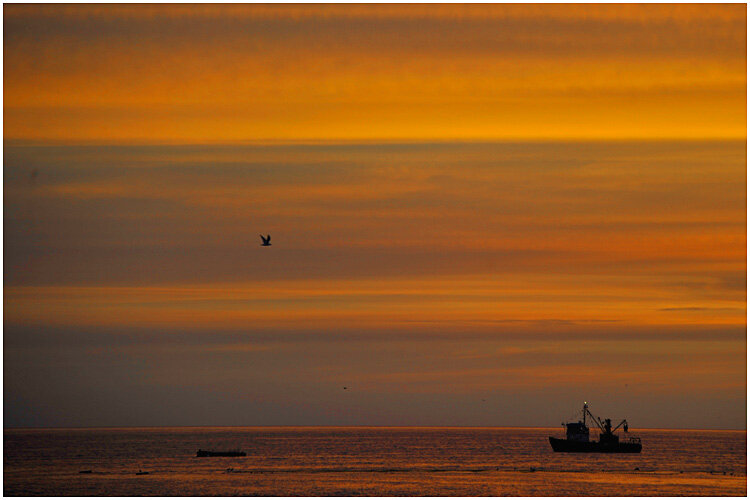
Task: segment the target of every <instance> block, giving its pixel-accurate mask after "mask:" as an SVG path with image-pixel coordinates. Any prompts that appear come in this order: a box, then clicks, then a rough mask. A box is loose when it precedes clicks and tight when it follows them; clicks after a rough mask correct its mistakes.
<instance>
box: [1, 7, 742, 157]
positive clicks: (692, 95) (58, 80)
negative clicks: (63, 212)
mask: <svg viewBox="0 0 750 500" xmlns="http://www.w3.org/2000/svg"><path fill="white" fill-rule="evenodd" d="M4 13H5V19H4V28H5V40H4V41H5V49H4V64H5V75H4V85H5V92H4V98H5V107H4V117H5V138H6V139H29V140H49V139H54V140H66V141H71V140H72V141H84V142H87V141H105V142H118V143H120V142H129V141H139V142H141V141H142V142H157V143H158V142H165V141H166V142H236V141H269V140H287V141H295V140H404V139H407V140H424V139H441V140H454V139H461V140H478V139H479V140H482V139H518V138H542V139H548V138H560V139H581V138H607V139H623V138H649V139H653V138H703V139H705V138H744V136H745V123H746V120H745V102H746V99H745V83H746V82H745V74H746V71H745V68H746V64H745V46H746V42H745V40H746V32H745V8H744V6H743V5H741V4H735V5H710V6H702V8H698V7H697V6H694V5H655V6H654V5H627V6H622V5H600V6H596V7H592V6H590V5H577V6H575V5H574V6H535V5H523V6H522V5H480V6H471V5H466V6H456V5H453V6H443V7H440V8H434V7H430V6H410V5H403V6H398V5H391V6H387V7H380V6H374V5H372V6H362V5H336V6H287V7H281V6H262V5H259V6H233V7H229V8H224V7H207V6H199V5H196V6H152V7H148V8H145V9H144V8H142V7H139V6H114V7H102V6H86V5H80V6H63V7H58V6H53V5H45V6H40V5H37V6H23V5H9V6H6V7H5V8H4Z"/></svg>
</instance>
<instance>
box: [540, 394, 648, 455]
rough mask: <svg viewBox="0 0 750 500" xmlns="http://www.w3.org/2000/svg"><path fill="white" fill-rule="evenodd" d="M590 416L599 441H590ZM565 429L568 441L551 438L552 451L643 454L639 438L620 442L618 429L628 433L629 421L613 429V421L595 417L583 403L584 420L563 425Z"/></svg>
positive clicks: (630, 438)
mask: <svg viewBox="0 0 750 500" xmlns="http://www.w3.org/2000/svg"><path fill="white" fill-rule="evenodd" d="M587 415H588V416H589V417H590V419H591V421H593V422H594V423H595V424H596V425H597V427H599V430H600V431H601V433H600V434H599V441H589V428H588V427H587V426H586V416H587ZM562 425H563V427H565V428H566V436H565V437H566V439H559V438H554V437H552V436H550V438H549V444H551V445H552V449H553V450H554V451H558V452H569V453H640V452H641V439H640V438H637V437H629V438H628V439H627V441H620V436H618V435H617V434H615V432H616V431H617V429H619V428H620V427H622V430H623V431H624V432H625V433H627V432H628V421H627V420H623V421H622V422H620V423H619V424H618V425H617V427H615V428H614V429H613V428H612V420H610V419H608V418H607V419H604V420H602V419H600V418H598V417H595V416H594V415H593V414H592V413H591V412H590V411H589V405H588V404H587V403H585V402H584V403H583V420H579V421H578V422H571V423H567V424H565V423H563V424H562Z"/></svg>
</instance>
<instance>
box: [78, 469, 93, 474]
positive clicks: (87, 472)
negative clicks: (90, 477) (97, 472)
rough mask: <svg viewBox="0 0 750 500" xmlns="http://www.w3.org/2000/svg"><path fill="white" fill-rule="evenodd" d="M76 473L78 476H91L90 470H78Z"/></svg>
mask: <svg viewBox="0 0 750 500" xmlns="http://www.w3.org/2000/svg"><path fill="white" fill-rule="evenodd" d="M78 473H79V474H91V469H86V470H79V471H78Z"/></svg>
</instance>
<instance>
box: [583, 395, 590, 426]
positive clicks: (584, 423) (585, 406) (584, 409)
mask: <svg viewBox="0 0 750 500" xmlns="http://www.w3.org/2000/svg"><path fill="white" fill-rule="evenodd" d="M588 409H589V405H588V403H586V401H584V402H583V426H584V427H586V410H588Z"/></svg>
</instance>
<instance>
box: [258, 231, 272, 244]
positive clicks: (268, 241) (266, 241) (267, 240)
mask: <svg viewBox="0 0 750 500" xmlns="http://www.w3.org/2000/svg"><path fill="white" fill-rule="evenodd" d="M260 239H261V240H263V243H261V244H260V246H262V247H270V246H271V235H270V234H269V235H268V236H263V235H262V234H261V235H260Z"/></svg>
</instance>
